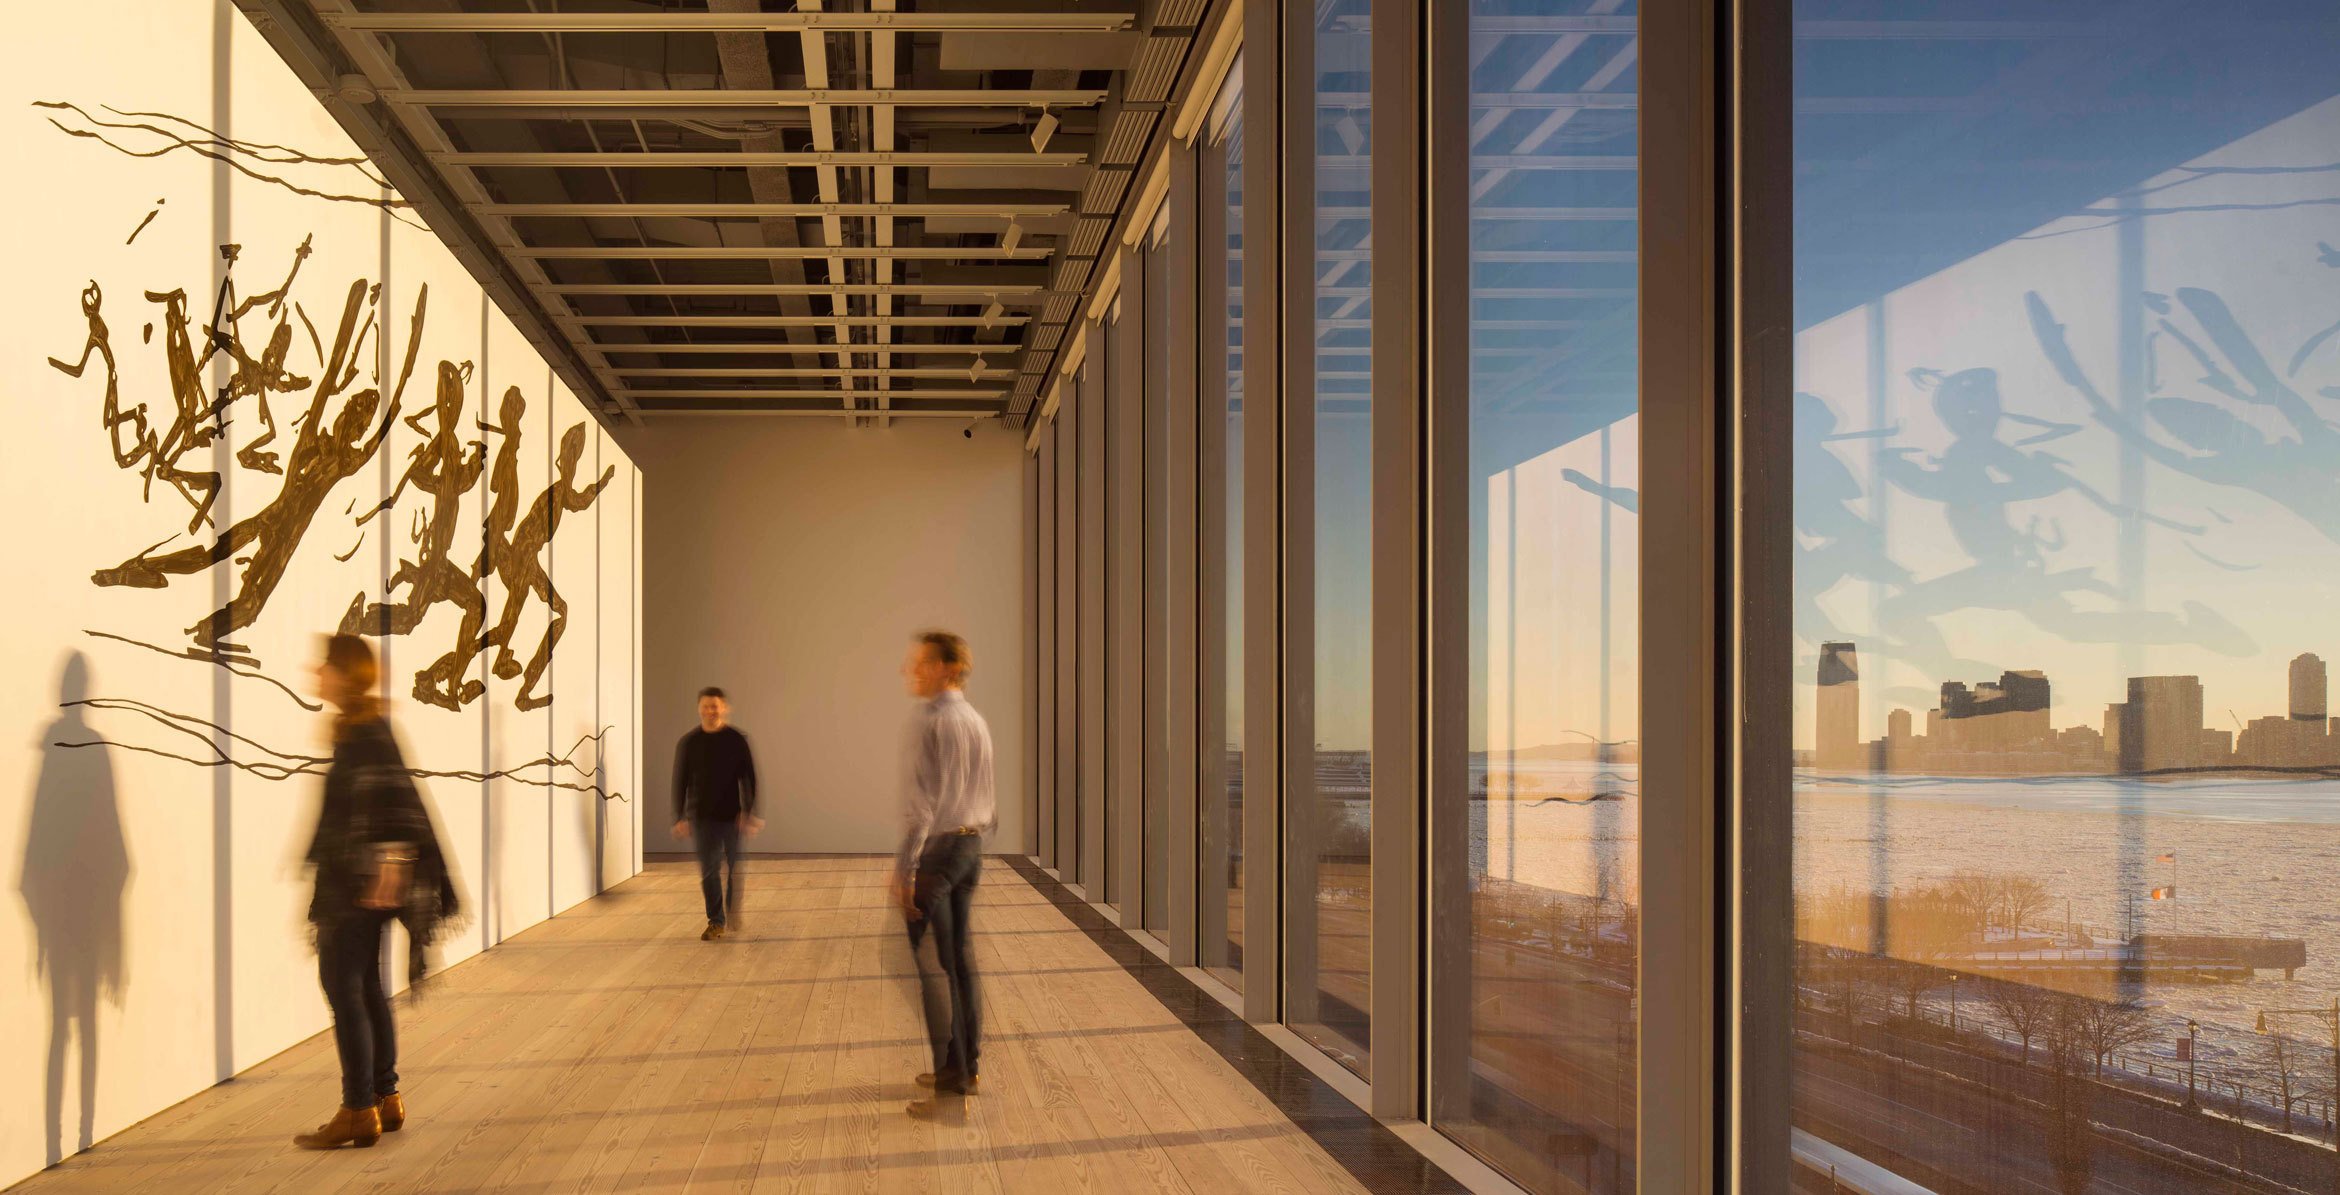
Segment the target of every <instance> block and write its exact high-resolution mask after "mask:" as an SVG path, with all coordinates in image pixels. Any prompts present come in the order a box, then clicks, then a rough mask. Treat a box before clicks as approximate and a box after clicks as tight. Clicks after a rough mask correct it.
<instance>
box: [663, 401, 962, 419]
mask: <svg viewBox="0 0 2340 1195" xmlns="http://www.w3.org/2000/svg"><path fill="white" fill-rule="evenodd" d="M1006 413H1007V408H1006V407H1005V406H1004V405H1003V404H1000V403H990V404H987V405H984V406H981V407H910V408H902V407H896V408H894V409H893V410H890V411H887V412H886V415H887V416H888V417H889V418H894V419H997V418H998V417H1000V416H1001V415H1004V414H1006ZM642 414H643V415H645V416H656V417H660V418H666V417H673V416H689V415H697V416H702V417H707V416H721V415H754V416H762V417H769V418H800V419H801V418H829V419H866V418H868V417H869V416H872V415H875V414H877V412H876V411H875V410H872V409H870V408H868V407H840V406H837V405H835V404H834V403H822V404H819V405H805V406H793V407H783V406H773V405H770V404H765V403H759V404H754V405H750V404H747V403H741V404H739V405H737V406H719V407H684V406H668V405H660V406H650V407H644V408H642Z"/></svg>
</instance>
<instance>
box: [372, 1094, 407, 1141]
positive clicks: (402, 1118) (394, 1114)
mask: <svg viewBox="0 0 2340 1195" xmlns="http://www.w3.org/2000/svg"><path fill="white" fill-rule="evenodd" d="M374 1114H375V1115H376V1116H379V1117H381V1118H382V1131H383V1132H385V1133H395V1132H397V1131H398V1130H400V1129H402V1128H405V1127H406V1097H404V1096H402V1095H400V1094H398V1093H397V1092H395V1091H393V1092H391V1093H390V1094H388V1095H386V1096H383V1097H382V1098H381V1099H379V1100H377V1101H375V1103H374Z"/></svg>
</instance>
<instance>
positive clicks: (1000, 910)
mask: <svg viewBox="0 0 2340 1195" xmlns="http://www.w3.org/2000/svg"><path fill="white" fill-rule="evenodd" d="M883 866H884V864H883V862H882V861H880V860H876V859H867V860H864V859H839V858H820V859H801V860H796V859H792V860H772V861H756V862H753V863H751V864H750V867H751V869H752V874H751V875H750V876H749V882H748V886H747V910H746V915H745V918H744V920H745V927H744V932H742V933H740V934H738V935H736V936H734V937H732V938H730V939H727V940H725V941H722V942H718V943H702V942H700V941H698V939H697V935H698V931H699V929H700V926H701V924H702V917H701V913H700V909H699V894H698V877H697V874H696V871H695V869H693V868H691V867H689V866H688V865H682V864H654V865H653V867H652V870H650V871H648V872H646V873H644V874H643V875H641V876H639V877H637V878H636V879H634V880H631V881H629V882H627V883H625V884H623V885H621V886H619V887H618V888H617V889H615V890H614V891H612V892H610V893H608V894H606V895H604V896H602V897H601V898H599V899H597V900H594V901H592V902H589V903H587V904H585V905H583V906H580V907H579V908H577V909H575V910H572V911H570V912H568V913H564V914H562V915H561V916H560V917H558V918H556V919H555V920H553V921H550V922H547V923H546V924H544V925H541V926H538V927H536V928H534V929H531V930H529V931H527V932H525V933H522V934H520V935H518V936H517V937H514V938H513V939H512V940H510V941H508V942H506V943H504V944H503V945H501V946H499V947H497V948H495V949H493V950H491V951H488V952H487V953H485V954H483V955H480V956H479V957H477V958H474V959H471V960H469V961H466V962H465V963H463V964H461V965H460V966H457V967H455V968H454V969H452V970H450V971H448V972H446V973H445V974H444V975H442V976H440V977H438V978H437V979H436V980H434V981H433V984H434V986H432V987H431V988H430V989H429V990H427V991H426V992H425V994H424V996H423V999H422V1001H421V1002H420V1003H419V1004H418V1005H410V1004H409V1003H407V1002H406V1001H405V1000H403V999H401V1001H400V1007H399V1015H400V1018H401V1019H400V1031H401V1033H402V1035H403V1036H402V1040H401V1058H400V1071H401V1073H402V1075H403V1077H404V1083H403V1086H404V1089H405V1091H406V1095H407V1100H408V1105H409V1108H410V1110H411V1115H412V1116H413V1119H412V1120H411V1121H410V1122H409V1123H408V1125H407V1128H406V1131H404V1132H402V1133H398V1134H394V1135H391V1136H386V1137H384V1138H383V1140H382V1143H381V1144H380V1145H378V1146H376V1147H375V1148H373V1149H369V1150H341V1151H336V1152H333V1153H309V1152H304V1151H300V1150H296V1149H294V1148H293V1147H292V1145H291V1144H290V1138H291V1136H292V1134H294V1133H295V1132H298V1131H301V1130H303V1129H306V1128H309V1127H311V1126H313V1125H315V1124H317V1123H319V1122H321V1121H323V1120H324V1119H325V1118H326V1117H327V1116H328V1115H330V1113H331V1111H332V1108H333V1106H334V1105H335V1103H336V1102H338V1101H337V1093H338V1081H337V1078H336V1075H337V1069H336V1063H335V1060H334V1053H333V1043H332V1040H331V1036H330V1035H329V1034H325V1035H319V1036H318V1037H316V1038H313V1039H311V1040H309V1041H307V1042H304V1043H302V1044H301V1045H299V1046H297V1047H295V1048H293V1049H291V1050H288V1051H286V1052H285V1053H283V1054H281V1055H278V1056H277V1057H275V1058H273V1059H270V1060H269V1061H268V1062H266V1063H264V1064H262V1065H260V1066H258V1067H255V1068H253V1069H252V1070H251V1071H248V1072H246V1073H245V1074H243V1075H241V1076H238V1077H237V1079H236V1080H235V1081H234V1082H232V1083H228V1084H224V1085H222V1086H219V1087H215V1088H213V1089H211V1090H209V1091H206V1092H204V1093H203V1094H201V1095H199V1096H196V1097H195V1098H193V1099H190V1100H187V1101H186V1102H184V1103H181V1104H179V1105H177V1106H176V1107H173V1108H171V1109H169V1110H167V1111H165V1112H163V1113H161V1114H159V1115H157V1116H155V1117H153V1118H151V1119H149V1120H147V1121H146V1122H144V1123H142V1124H140V1125H137V1126H136V1127H134V1128H131V1129H129V1130H128V1131H126V1132H123V1133H121V1134H119V1135H117V1136H115V1137H113V1138H110V1139H108V1140H106V1141H102V1142H100V1143H99V1144H98V1146H97V1148H96V1149H94V1150H91V1151H90V1152H88V1153H85V1154H82V1155H80V1156H77V1157H74V1158H71V1159H68V1160H67V1161H66V1162H65V1163H64V1164H63V1165H61V1166H59V1167H56V1168H55V1169H52V1170H49V1171H46V1172H44V1173H42V1174H40V1175H37V1176H35V1177H34V1178H32V1179H29V1180H27V1181H26V1182H25V1183H23V1184H21V1186H20V1187H19V1188H18V1189H21V1190H25V1191H43V1192H45V1191H65V1190H105V1191H118V1190H126V1189H152V1190H168V1191H172V1192H204V1191H228V1190H234V1191H238V1192H243V1191H261V1190H284V1191H300V1192H324V1191H342V1190H351V1191H355V1190H397V1191H425V1190H428V1191H469V1190H481V1189H496V1190H509V1191H530V1192H539V1191H541V1192H555V1191H559V1192H566V1191H644V1190H682V1189H703V1190H748V1189H755V1190H774V1191H783V1190H785V1191H872V1192H876V1191H883V1192H888V1193H893V1192H918V1191H936V1192H942V1191H949V1192H954V1193H956V1192H962V1191H978V1192H979V1191H992V1192H1002V1193H1005V1192H1042V1191H1046V1192H1055V1191H1112V1192H1122V1191H1192V1192H1222V1191H1358V1190H1361V1189H1362V1188H1360V1187H1359V1186H1358V1185H1357V1183H1356V1182H1355V1180H1354V1179H1352V1178H1351V1177H1350V1175H1349V1174H1348V1173H1347V1172H1346V1171H1344V1170H1343V1169H1342V1168H1341V1167H1340V1165H1339V1164H1338V1163H1336V1162H1335V1161H1334V1160H1333V1159H1332V1158H1331V1157H1330V1156H1329V1155H1328V1154H1326V1153H1325V1152H1324V1151H1323V1150H1322V1149H1321V1148H1319V1147H1318V1146H1317V1144H1316V1143H1315V1142H1314V1141H1312V1140H1311V1139H1310V1138H1309V1137H1307V1136H1306V1135H1305V1134H1303V1133H1302V1132H1301V1131H1300V1130H1299V1129H1298V1128H1296V1127H1295V1126H1294V1125H1293V1124H1292V1123H1291V1122H1290V1121H1288V1120H1286V1119H1285V1118H1284V1117H1283V1116H1282V1115H1281V1114H1280V1113H1278V1112H1277V1111H1276V1109H1275V1107H1274V1106H1273V1105H1272V1104H1270V1103H1269V1102H1268V1100H1267V1098H1266V1097H1264V1096H1262V1095H1261V1094H1260V1093H1259V1091H1258V1090H1257V1089H1255V1088H1253V1087H1252V1086H1251V1085H1250V1084H1249V1083H1247V1082H1246V1081H1245V1080H1244V1079H1243V1078H1242V1077H1241V1076H1240V1075H1238V1074H1237V1073H1236V1072H1235V1071H1234V1069H1233V1068H1231V1067H1230V1066H1229V1065H1228V1064H1227V1063H1226V1062H1225V1061H1224V1060H1222V1059H1221V1058H1220V1057H1219V1056H1218V1055H1217V1054H1216V1053H1214V1052H1212V1050H1211V1049H1210V1048H1209V1047H1208V1046H1207V1045H1206V1044H1204V1043H1203V1042H1202V1041H1201V1040H1200V1039H1198V1038H1196V1037H1195V1036H1194V1035H1193V1034H1192V1033H1190V1032H1189V1031H1188V1030H1187V1029H1186V1028H1185V1027H1184V1026H1183V1025H1181V1024H1179V1023H1178V1022H1177V1021H1176V1020H1175V1019H1174V1018H1173V1017H1172V1016H1171V1015H1170V1014H1169V1013H1168V1012H1167V1011H1165V1010H1164V1009H1163V1008H1162V1006H1161V1005H1160V1004H1159V1003H1158V1002H1156V1001H1155V1000H1154V999H1153V998H1152V997H1151V996H1149V995H1148V994H1147V993H1146V992H1145V990H1144V989H1143V988H1141V987H1140V986H1139V985H1138V983H1137V982H1136V981H1135V980H1133V979H1131V978H1130V977H1129V975H1128V974H1127V973H1126V972H1124V971H1123V970H1122V969H1121V968H1120V967H1118V966H1116V965H1115V964H1114V963H1113V962H1112V961H1111V960H1110V959H1108V958H1107V957H1106V956H1105V954H1104V953H1103V952H1102V951H1101V950H1099V949H1098V948H1097V946H1096V945H1094V944H1093V943H1091V942H1090V940H1089V939H1088V938H1087V936H1085V935H1084V934H1083V933H1081V932H1080V931H1079V930H1077V929H1075V928H1074V927H1073V926H1072V925H1071V924H1070V923H1069V922H1067V921H1066V920H1065V918H1064V917H1063V915H1062V914H1060V913H1058V912H1056V911H1055V910H1054V909H1053V908H1051V907H1050V906H1049V905H1048V904H1047V903H1046V902H1045V900H1043V898H1042V897H1041V895H1040V893H1038V892H1037V891H1035V890H1034V889H1033V888H1032V887H1031V886H1030V885H1029V884H1027V883H1026V882H1024V880H1023V879H1022V878H1020V877H1019V876H1017V875H1016V873H1015V872H1014V871H1013V870H1011V869H1010V868H1008V867H1007V866H1006V865H1004V864H1002V863H999V862H996V861H994V862H991V863H989V864H988V865H987V867H986V870H985V872H984V877H983V886H982V888H981V890H980V895H979V896H978V898H977V901H978V903H977V906H976V915H975V925H976V947H975V949H976V959H977V962H978V966H979V967H980V968H981V969H982V974H983V979H984V981H985V984H986V987H985V988H984V993H983V994H984V1001H985V1014H986V1026H985V1028H986V1035H985V1036H986V1042H985V1049H984V1072H983V1082H984V1088H983V1093H982V1094H981V1095H980V1096H978V1097H977V1098H975V1099H973V1100H970V1101H968V1102H967V1104H966V1105H965V1111H964V1114H963V1115H962V1116H960V1117H958V1118H956V1119H954V1120H949V1121H946V1122H945V1123H941V1124H934V1123H926V1122H920V1121H915V1120H912V1119H910V1118H909V1117H907V1116H906V1115H904V1113H903V1110H902V1109H903V1105H904V1104H905V1103H906V1102H907V1101H908V1100H910V1099H911V1098H913V1097H914V1096H915V1095H916V1094H917V1092H916V1091H915V1090H914V1089H913V1088H912V1086H911V1084H910V1077H911V1075H913V1074H914V1073H916V1072H917V1071H920V1070H924V1069H925V1065H924V1058H925V1053H926V1049H925V1042H924V1039H923V1036H922V1030H921V1029H920V1026H919V1020H918V1015H917V1012H916V1005H915V981H914V979H913V978H912V975H913V972H912V969H911V960H910V956H909V952H908V948H907V946H906V945H905V944H904V942H903V939H902V932H901V921H900V918H899V916H898V915H897V914H894V913H892V912H891V911H890V910H889V909H888V908H887V906H886V903H885V894H884V889H883V870H882V869H883Z"/></svg>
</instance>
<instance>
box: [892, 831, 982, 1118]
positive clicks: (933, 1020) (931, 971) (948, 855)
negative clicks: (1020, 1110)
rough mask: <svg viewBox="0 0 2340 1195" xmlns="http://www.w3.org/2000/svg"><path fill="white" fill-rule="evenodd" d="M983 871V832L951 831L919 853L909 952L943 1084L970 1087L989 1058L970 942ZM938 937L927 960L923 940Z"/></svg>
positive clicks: (940, 1088) (950, 1087) (939, 1085)
mask: <svg viewBox="0 0 2340 1195" xmlns="http://www.w3.org/2000/svg"><path fill="white" fill-rule="evenodd" d="M982 876H983V839H982V837H981V836H979V835H974V834H952V835H949V836H947V837H945V838H942V839H939V840H937V841H935V842H933V843H931V844H929V845H928V847H927V848H926V854H925V856H924V857H923V858H921V859H919V860H918V877H917V888H916V891H915V895H914V896H913V899H914V900H915V901H916V903H917V905H918V912H919V916H918V917H916V918H915V919H913V920H912V921H911V922H910V954H911V957H912V958H914V959H916V960H917V962H918V987H919V998H920V1004H921V1005H922V1006H923V1008H924V1010H925V1013H926V1036H927V1041H928V1043H929V1044H930V1045H931V1046H932V1047H933V1049H934V1076H935V1089H936V1090H937V1091H952V1090H960V1091H963V1090H965V1084H966V1081H967V1080H969V1079H972V1078H974V1077H976V1075H977V1074H978V1073H979V1072H980V1070H981V1067H982V1061H983V1005H982V1002H981V1000H980V999H979V998H978V997H977V995H976V991H975V957H974V953H973V951H971V950H969V949H968V941H967V931H968V929H969V925H968V919H969V915H970V914H971V913H972V912H973V911H974V907H975V883H976V881H977V880H979V879H981V878H982ZM929 936H931V937H932V938H933V940H934V963H933V965H932V966H929V965H928V964H927V961H926V957H925V956H924V955H923V954H922V953H920V951H919V949H918V947H919V943H920V940H921V939H924V938H927V937H929Z"/></svg>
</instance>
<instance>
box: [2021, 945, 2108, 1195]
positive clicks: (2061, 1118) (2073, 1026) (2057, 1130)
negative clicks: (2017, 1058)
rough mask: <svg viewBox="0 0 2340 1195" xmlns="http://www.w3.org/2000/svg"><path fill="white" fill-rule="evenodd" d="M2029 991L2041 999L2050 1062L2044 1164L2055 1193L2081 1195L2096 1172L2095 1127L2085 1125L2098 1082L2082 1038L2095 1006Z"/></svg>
mask: <svg viewBox="0 0 2340 1195" xmlns="http://www.w3.org/2000/svg"><path fill="white" fill-rule="evenodd" d="M2033 990H2035V991H2040V992H2041V993H2042V995H2043V996H2044V999H2042V1000H2041V1002H2040V1004H2041V1010H2042V1013H2043V1014H2044V1015H2043V1016H2042V1017H2041V1019H2040V1027H2039V1031H2040V1037H2041V1039H2042V1042H2043V1044H2044V1045H2045V1046H2046V1048H2047V1062H2048V1100H2047V1104H2048V1106H2047V1118H2048V1123H2047V1126H2046V1127H2047V1141H2048V1158H2049V1160H2050V1161H2051V1162H2052V1163H2054V1165H2055V1168H2056V1187H2057V1189H2058V1190H2059V1191H2061V1192H2063V1195H2083V1193H2084V1192H2086V1191H2087V1190H2088V1187H2089V1183H2090V1181H2091V1180H2092V1179H2093V1178H2094V1175H2095V1169H2096V1156H2095V1155H2096V1126H2095V1125H2094V1124H2093V1123H2092V1122H2091V1121H2090V1120H2089V1113H2090V1111H2091V1105H2092V1104H2093V1103H2094V1100H2095V1096H2096V1081H2095V1080H2094V1079H2093V1078H2091V1077H2090V1076H2089V1075H2088V1073H2087V1071H2088V1056H2089V1051H2090V1046H2089V1042H2088V1036H2087V1032H2086V1026H2087V1024H2088V1007H2089V1005H2090V1004H2092V1003H2095V1002H2094V1001H2090V1000H2089V999H2088V998H2086V997H2084V996H2071V995H2066V994H2064V993H2062V992H2048V991H2045V990H2044V989H2033Z"/></svg>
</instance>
